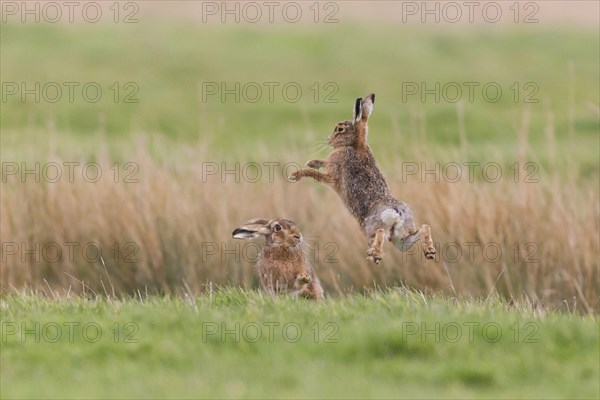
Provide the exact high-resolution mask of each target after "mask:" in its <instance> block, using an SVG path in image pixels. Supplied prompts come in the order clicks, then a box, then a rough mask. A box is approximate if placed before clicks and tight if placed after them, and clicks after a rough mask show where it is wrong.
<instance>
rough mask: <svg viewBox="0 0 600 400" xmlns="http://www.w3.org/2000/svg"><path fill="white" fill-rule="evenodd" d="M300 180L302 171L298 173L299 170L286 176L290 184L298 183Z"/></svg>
mask: <svg viewBox="0 0 600 400" xmlns="http://www.w3.org/2000/svg"><path fill="white" fill-rule="evenodd" d="M301 178H302V171H300V170H298V171H294V172H292V174H291V175H290V176H288V179H289V180H290V181H291V182H298V181H299V180H300V179H301Z"/></svg>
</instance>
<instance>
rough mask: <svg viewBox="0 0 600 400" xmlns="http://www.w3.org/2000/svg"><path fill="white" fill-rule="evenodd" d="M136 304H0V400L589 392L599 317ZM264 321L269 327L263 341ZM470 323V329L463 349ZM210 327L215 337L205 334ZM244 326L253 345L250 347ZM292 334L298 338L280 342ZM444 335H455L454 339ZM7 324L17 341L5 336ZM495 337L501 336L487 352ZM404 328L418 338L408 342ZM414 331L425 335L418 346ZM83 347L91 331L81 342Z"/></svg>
mask: <svg viewBox="0 0 600 400" xmlns="http://www.w3.org/2000/svg"><path fill="white" fill-rule="evenodd" d="M142 299H143V300H142V301H140V299H128V300H120V301H107V300H106V299H104V300H84V299H82V298H79V297H78V298H70V299H67V298H64V297H63V298H62V299H59V300H48V299H46V298H44V297H43V296H39V295H34V294H8V295H5V296H4V297H3V299H2V302H1V303H0V306H1V308H0V310H1V317H2V318H1V319H2V353H1V364H0V365H1V367H2V377H1V384H2V385H1V393H0V394H1V397H2V398H7V399H8V398H150V397H151V398H158V397H167V398H184V397H194V398H201V397H250V398H366V397H377V398H433V397H437V398H461V399H463V398H569V399H572V398H598V396H599V395H600V391H599V386H598V382H599V380H598V379H599V374H600V371H599V365H598V354H599V352H600V348H599V320H598V317H591V316H588V317H581V316H576V315H571V314H556V313H551V312H543V311H539V310H538V311H535V310H534V309H532V308H531V307H528V306H518V307H517V306H510V305H507V304H505V303H502V302H499V301H496V300H488V301H485V302H483V301H474V300H457V299H453V298H445V297H441V296H437V295H434V296H424V295H421V294H420V293H416V292H411V291H407V290H404V289H389V290H386V291H377V292H373V293H371V294H370V295H367V296H358V295H356V296H353V297H347V298H343V299H336V300H327V301H324V302H322V303H318V304H317V303H309V302H306V301H289V300H286V299H270V298H266V297H265V296H263V295H261V294H260V293H257V292H243V291H239V290H235V289H228V290H224V291H217V292H216V293H215V294H214V296H213V298H212V299H211V298H210V296H208V295H207V296H203V297H198V298H194V299H191V298H189V297H188V298H187V300H186V299H181V298H165V297H153V296H150V297H145V296H144V295H143V294H142ZM75 322H77V323H79V325H77V326H75V327H74V329H73V332H74V335H73V336H74V337H73V340H70V339H69V335H68V328H67V325H65V323H75ZM35 323H39V324H40V325H39V329H38V331H39V332H40V333H39V335H40V342H39V343H36V342H35V336H34V335H33V334H28V335H25V336H22V335H21V333H22V332H21V330H22V328H23V326H22V324H25V327H26V328H28V329H33V328H34V326H35V325H34V324H35ZM52 323H56V324H58V325H59V326H61V327H62V333H63V335H62V337H61V338H60V340H58V341H57V342H56V343H49V342H48V339H50V340H52V339H53V338H54V336H55V332H56V331H55V330H53V329H54V328H52V326H53V325H48V324H52ZM89 323H95V324H97V325H96V326H97V327H99V328H100V329H101V331H102V337H101V338H100V339H99V340H98V341H97V342H95V343H91V342H89V341H86V340H84V337H83V336H82V332H81V328H82V326H84V325H85V324H89ZM128 323H131V324H133V325H128V326H126V324H128ZM267 323H273V324H274V325H273V326H274V328H273V334H272V335H270V334H269V330H268V329H269V328H268V325H267ZM115 324H117V326H119V334H118V336H116V339H115V330H114V327H115ZM222 324H224V325H225V327H226V328H227V329H230V330H234V331H236V329H235V326H236V324H239V329H237V332H238V335H239V340H236V339H235V337H234V336H233V335H232V334H229V335H226V337H225V338H223V337H222V336H221V334H222V333H223V331H222V328H223V327H222ZM248 324H249V325H248ZM285 324H294V325H290V328H288V330H287V333H288V335H289V336H287V338H288V339H287V340H286V338H285V337H284V333H283V329H282V328H283V326H285ZM328 324H329V325H328ZM436 324H439V327H438V328H436ZM470 324H478V325H474V326H473V328H472V338H470V337H469V328H468V327H469V326H471V325H470ZM486 324H488V325H487V326H489V327H488V328H487V331H486V330H485V329H484V327H485V326H486ZM209 326H210V327H216V329H217V330H218V332H217V333H215V334H210V333H209V331H208V329H209ZM256 326H259V327H260V328H261V331H262V336H261V337H260V338H259V339H258V340H257V341H255V342H254V340H253V339H254V337H255V334H256V332H257V330H256V329H255V327H256ZM296 326H297V327H300V328H301V329H302V333H301V335H300V338H299V340H298V341H297V342H292V339H293V338H294V337H295V336H296V335H295V333H296V329H295V328H294V327H296ZM457 326H458V327H460V328H461V331H462V332H461V333H462V335H461V336H458V339H456V340H455V339H454V338H455V337H456V333H457V330H456V327H457ZM15 327H16V329H17V333H15V334H9V332H10V329H11V328H15ZM244 327H246V328H245V329H246V330H244ZM253 327H254V328H253ZM316 327H318V328H319V330H318V333H315V332H317V331H316ZM498 327H499V328H500V329H501V331H502V333H501V335H500V336H499V337H498V340H497V341H496V340H495V337H496V336H497V335H496V334H497V328H498ZM111 328H112V329H111ZM411 328H414V329H417V332H416V333H414V334H412V333H411V332H410V329H411ZM44 329H46V331H44ZM134 329H135V332H134ZM424 329H428V330H430V332H429V333H427V334H425V335H424V336H423V335H422V334H423V332H424ZM44 332H45V333H44ZM244 332H246V333H245V334H244ZM435 332H437V335H438V339H436V333H435ZM486 332H487V333H486ZM517 332H518V333H517ZM127 333H133V335H132V336H130V337H129V339H130V340H132V341H134V342H131V343H129V342H127V340H126V334H127ZM315 334H316V337H315ZM94 336H95V331H94V330H93V329H90V330H89V331H88V337H89V338H90V339H93V337H94ZM270 338H272V340H271V339H270Z"/></svg>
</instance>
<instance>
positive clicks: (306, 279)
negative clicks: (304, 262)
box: [296, 273, 312, 285]
mask: <svg viewBox="0 0 600 400" xmlns="http://www.w3.org/2000/svg"><path fill="white" fill-rule="evenodd" d="M296 282H297V283H298V285H306V284H308V283H311V282H312V278H311V277H310V276H309V275H308V274H305V273H302V274H299V275H298V276H297V277H296Z"/></svg>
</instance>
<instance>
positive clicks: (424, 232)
mask: <svg viewBox="0 0 600 400" xmlns="http://www.w3.org/2000/svg"><path fill="white" fill-rule="evenodd" d="M419 231H420V232H421V244H422V246H423V254H425V258H426V259H428V260H433V259H434V258H435V247H434V246H433V239H431V228H429V225H423V226H421V229H420V230H419Z"/></svg>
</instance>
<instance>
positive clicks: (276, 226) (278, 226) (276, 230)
mask: <svg viewBox="0 0 600 400" xmlns="http://www.w3.org/2000/svg"><path fill="white" fill-rule="evenodd" d="M273 229H275V232H279V231H280V230H281V225H279V224H275V226H274V227H273Z"/></svg>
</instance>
